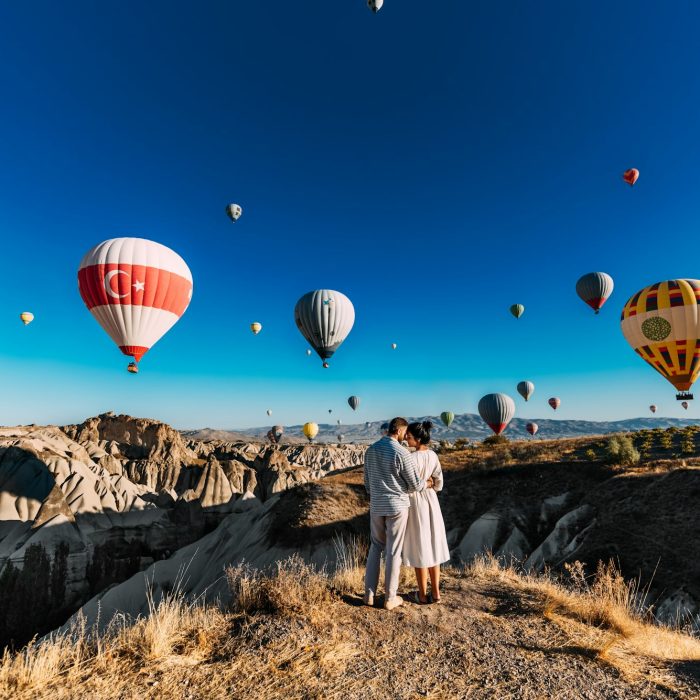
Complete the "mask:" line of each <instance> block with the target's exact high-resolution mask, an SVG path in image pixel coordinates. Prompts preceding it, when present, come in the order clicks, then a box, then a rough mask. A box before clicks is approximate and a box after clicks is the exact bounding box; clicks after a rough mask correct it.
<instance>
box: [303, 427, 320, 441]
mask: <svg viewBox="0 0 700 700" xmlns="http://www.w3.org/2000/svg"><path fill="white" fill-rule="evenodd" d="M301 432H302V433H304V435H306V437H307V438H308V440H309V442H313V441H314V438H315V437H316V436H317V435H318V425H316V423H304V427H303V428H302V429H301Z"/></svg>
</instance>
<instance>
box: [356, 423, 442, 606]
mask: <svg viewBox="0 0 700 700" xmlns="http://www.w3.org/2000/svg"><path fill="white" fill-rule="evenodd" d="M432 427H433V425H432V423H430V422H429V421H426V422H424V423H411V424H410V425H409V424H408V422H407V421H406V420H405V419H404V418H394V419H393V420H392V421H391V423H389V430H388V433H387V436H386V437H383V438H382V439H381V440H379V441H378V442H375V443H374V444H373V445H371V446H370V447H369V449H368V450H367V452H366V454H365V489H366V490H367V493H368V494H369V513H370V522H371V540H372V544H371V546H370V548H369V556H368V557H367V570H366V572H365V598H364V600H365V604H366V605H374V598H375V595H376V593H377V586H378V584H379V567H380V560H381V555H382V552H384V558H385V563H386V570H385V576H384V591H385V598H384V607H385V608H386V609H387V610H393V609H394V608H396V607H398V606H399V605H401V604H402V603H403V599H402V598H400V597H399V596H398V594H397V589H398V586H399V574H400V572H401V560H402V557H403V563H404V564H405V565H406V566H412V567H414V568H415V570H416V580H417V582H418V591H416V592H415V593H413V594H412V596H411V599H412V600H413V602H415V603H418V604H420V605H424V604H425V603H429V602H430V599H429V598H428V575H430V587H431V595H432V600H433V602H439V601H440V564H442V563H443V562H446V561H449V559H450V552H449V548H448V546H447V537H446V535H445V524H444V522H443V519H442V513H441V511H440V504H439V503H438V499H437V494H436V493H435V492H436V491H439V490H440V489H441V488H442V468H441V467H440V460H439V459H438V456H437V455H436V454H435V452H433V451H432V450H430V449H429V448H428V445H429V444H430V430H431V429H432ZM404 439H405V440H406V441H407V442H408V445H409V447H412V448H415V452H413V453H411V452H409V451H408V450H407V449H406V448H405V447H404V446H403V445H402V444H401V442H402V441H403V440H404Z"/></svg>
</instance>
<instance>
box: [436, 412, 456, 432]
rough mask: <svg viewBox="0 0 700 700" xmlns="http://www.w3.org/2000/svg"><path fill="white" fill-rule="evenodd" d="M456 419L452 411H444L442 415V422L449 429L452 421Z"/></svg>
mask: <svg viewBox="0 0 700 700" xmlns="http://www.w3.org/2000/svg"><path fill="white" fill-rule="evenodd" d="M454 419H455V414H454V413H452V411H443V412H442V413H441V414H440V420H441V421H442V422H443V423H444V424H445V425H446V426H447V427H448V428H449V427H450V425H452V421H453V420H454Z"/></svg>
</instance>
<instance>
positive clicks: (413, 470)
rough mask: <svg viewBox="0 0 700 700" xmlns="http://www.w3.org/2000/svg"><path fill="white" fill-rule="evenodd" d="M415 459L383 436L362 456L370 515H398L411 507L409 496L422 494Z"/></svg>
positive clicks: (422, 486) (421, 483) (397, 443)
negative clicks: (363, 458) (363, 457)
mask: <svg viewBox="0 0 700 700" xmlns="http://www.w3.org/2000/svg"><path fill="white" fill-rule="evenodd" d="M424 488H425V481H423V480H422V479H421V478H420V477H419V476H418V470H417V465H416V460H415V457H414V456H413V455H412V454H411V453H410V452H409V451H408V450H407V449H406V448H405V447H403V446H402V445H401V444H400V443H399V441H398V440H395V439H394V438H390V437H383V438H382V439H381V440H378V441H377V442H375V443H374V444H373V445H371V446H370V447H369V448H368V450H367V452H366V453H365V489H366V490H367V493H368V494H369V510H370V513H372V514H373V515H397V514H398V513H400V512H401V511H403V510H406V509H407V508H408V507H409V506H410V501H409V499H408V494H409V493H413V492H414V491H422V490H423V489H424Z"/></svg>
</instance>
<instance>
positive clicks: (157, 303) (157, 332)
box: [78, 238, 192, 362]
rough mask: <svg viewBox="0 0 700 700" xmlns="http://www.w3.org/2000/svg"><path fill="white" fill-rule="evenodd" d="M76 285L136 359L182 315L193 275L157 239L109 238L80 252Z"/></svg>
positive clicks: (97, 316) (104, 325)
mask: <svg viewBox="0 0 700 700" xmlns="http://www.w3.org/2000/svg"><path fill="white" fill-rule="evenodd" d="M78 289H79V290H80V296H81V297H82V298H83V301H84V302H85V305H86V306H87V307H88V309H89V310H90V313H91V314H92V315H93V316H94V317H95V319H96V320H97V322H98V323H99V324H100V325H101V326H102V328H104V330H105V331H107V333H108V334H109V335H110V337H111V338H112V340H113V341H114V342H115V343H116V344H117V345H118V346H119V349H120V350H121V351H122V352H123V353H124V354H125V355H130V356H132V357H133V358H134V360H135V361H136V362H138V361H139V360H140V359H141V358H142V357H143V356H144V355H145V354H146V352H148V350H149V349H150V348H151V347H153V345H155V343H156V342H157V341H158V340H159V339H160V338H162V337H163V335H165V333H167V331H168V330H170V328H172V326H174V325H175V324H176V323H177V321H178V319H179V318H180V317H181V316H182V314H184V313H185V310H186V309H187V307H188V306H189V303H190V300H191V299H192V273H191V272H190V270H189V268H188V267H187V264H186V263H185V261H184V260H183V259H182V258H181V257H180V256H179V255H178V254H177V253H175V252H174V251H172V250H170V248H166V247H165V246H164V245H161V244H160V243H155V242H154V241H149V240H146V239H145V238H112V239H110V240H108V241H104V242H102V243H100V244H99V245H97V246H95V247H94V248H92V249H90V250H89V251H88V252H87V253H86V254H85V256H84V257H83V259H82V261H81V263H80V269H79V270H78Z"/></svg>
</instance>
